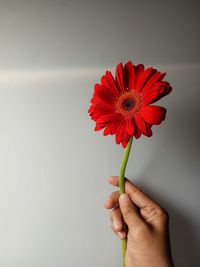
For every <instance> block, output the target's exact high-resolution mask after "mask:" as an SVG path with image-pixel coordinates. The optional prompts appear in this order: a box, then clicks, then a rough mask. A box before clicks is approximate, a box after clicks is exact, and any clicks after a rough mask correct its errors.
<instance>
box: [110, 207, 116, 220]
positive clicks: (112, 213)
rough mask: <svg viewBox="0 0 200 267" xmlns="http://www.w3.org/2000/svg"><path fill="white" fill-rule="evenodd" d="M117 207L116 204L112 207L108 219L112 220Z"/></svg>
mask: <svg viewBox="0 0 200 267" xmlns="http://www.w3.org/2000/svg"><path fill="white" fill-rule="evenodd" d="M117 209H118V206H116V207H114V208H113V209H112V210H111V211H110V213H109V215H110V219H111V221H113V218H114V216H115V215H116V212H117Z"/></svg>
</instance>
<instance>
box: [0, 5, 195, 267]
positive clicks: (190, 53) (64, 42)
mask: <svg viewBox="0 0 200 267" xmlns="http://www.w3.org/2000/svg"><path fill="white" fill-rule="evenodd" d="M199 7H200V5H199V2H198V1H123V2H122V1H79V2H78V1H64V0H62V1H61V0H60V1H59V0H49V1H0V32H1V35H0V251H1V253H0V266H2V267H35V266H37V267H44V266H48V267H50V266H52V267H55V266H58V267H64V266H67V267H79V266H80V267H84V266H85V267H86V266H87V267H92V266H96V267H102V266H103V267H107V266H109V267H111V266H113V267H114V266H115V267H116V266H121V244H120V241H119V240H118V239H117V237H115V236H114V235H113V233H112V232H111V230H110V222H109V219H108V214H107V211H106V210H104V208H103V203H104V201H105V199H106V197H107V196H108V195H109V193H110V192H111V191H112V190H113V188H111V186H109V185H108V184H107V177H108V176H109V175H118V169H119V164H120V161H121V157H122V153H123V149H122V147H120V146H117V145H116V144H115V142H114V138H113V136H109V137H106V138H105V137H103V135H102V132H98V133H95V132H94V131H93V128H94V124H93V122H92V121H90V118H89V116H88V114H87V109H88V106H89V102H90V98H91V96H92V92H93V85H94V83H95V82H97V81H99V77H100V76H101V75H102V74H103V73H104V71H105V70H106V69H110V70H112V71H113V70H114V66H115V65H116V64H117V63H118V62H120V61H123V62H125V61H126V60H127V59H129V58H130V59H132V60H133V61H134V62H135V63H140V62H141V63H144V64H145V65H146V66H150V65H153V66H154V67H157V68H159V69H161V70H162V71H167V80H168V81H169V82H170V83H171V84H172V86H173V93H172V94H171V95H170V96H168V97H166V98H165V99H163V100H162V101H160V102H159V104H162V105H164V106H165V107H167V109H168V113H167V119H166V121H165V122H164V123H163V124H162V125H161V126H159V127H156V126H155V127H154V128H153V132H154V134H153V136H152V137H151V138H145V137H144V138H143V137H142V138H140V139H139V140H137V141H134V142H133V148H132V152H131V155H130V159H129V163H128V167H127V173H126V176H127V177H129V178H130V179H132V180H133V181H134V182H135V183H136V184H137V185H139V186H141V188H142V189H143V190H145V191H146V192H148V193H149V194H150V195H151V196H152V197H154V198H155V199H156V200H157V201H159V202H160V203H161V204H162V205H163V206H164V207H165V208H166V209H167V210H168V211H169V213H170V215H171V216H170V217H171V220H170V223H171V225H170V227H171V228H170V230H171V240H172V248H173V255H174V258H175V262H176V267H188V266H192V267H197V266H199V265H200V260H199V253H198V251H197V250H198V245H199V241H200V229H199V225H200V208H199V201H200V197H199V190H200V179H199V173H200V167H199V160H200V149H199V143H200V142H199V136H200V126H199V112H200V106H199V97H200V93H199V90H200V89H199V83H200V79H199V71H200V53H199V47H200V44H199V43H200V39H199V30H198V29H199V18H198V12H199Z"/></svg>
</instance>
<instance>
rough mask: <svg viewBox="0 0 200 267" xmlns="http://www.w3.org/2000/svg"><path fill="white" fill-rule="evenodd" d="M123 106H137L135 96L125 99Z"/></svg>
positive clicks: (128, 107)
mask: <svg viewBox="0 0 200 267" xmlns="http://www.w3.org/2000/svg"><path fill="white" fill-rule="evenodd" d="M122 106H123V108H124V109H125V110H131V109H133V108H134V106H135V101H134V99H133V98H128V99H125V100H124V102H123V103H122Z"/></svg>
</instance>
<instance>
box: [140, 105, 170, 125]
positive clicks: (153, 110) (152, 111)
mask: <svg viewBox="0 0 200 267" xmlns="http://www.w3.org/2000/svg"><path fill="white" fill-rule="evenodd" d="M166 112H167V111H166V109H165V108H163V107H160V106H144V107H143V108H142V110H141V112H140V115H141V116H142V118H143V119H144V120H145V121H146V122H148V123H150V124H156V125H158V124H160V123H161V122H162V121H163V120H164V119H165V115H166Z"/></svg>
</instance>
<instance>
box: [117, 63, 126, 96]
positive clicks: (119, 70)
mask: <svg viewBox="0 0 200 267" xmlns="http://www.w3.org/2000/svg"><path fill="white" fill-rule="evenodd" d="M115 77H116V81H117V83H118V85H119V89H120V91H121V92H124V91H125V86H124V70H123V65H122V63H120V64H118V65H117V67H116V74H115Z"/></svg>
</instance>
